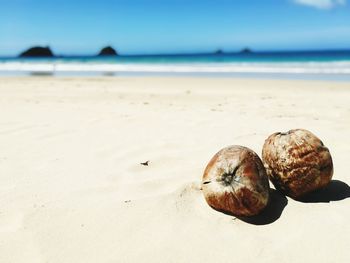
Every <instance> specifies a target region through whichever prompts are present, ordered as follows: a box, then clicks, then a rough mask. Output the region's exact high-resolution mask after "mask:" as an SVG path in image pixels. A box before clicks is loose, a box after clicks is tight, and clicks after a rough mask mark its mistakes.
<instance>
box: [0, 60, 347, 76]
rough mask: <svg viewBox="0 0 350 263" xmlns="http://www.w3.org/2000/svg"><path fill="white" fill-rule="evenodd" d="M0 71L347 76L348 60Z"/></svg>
mask: <svg viewBox="0 0 350 263" xmlns="http://www.w3.org/2000/svg"><path fill="white" fill-rule="evenodd" d="M0 72H2V73H6V72H12V73H16V72H26V73H52V74H55V73H79V72H80V73H89V72H92V73H93V72H95V73H119V72H120V73H128V72H130V73H133V72H141V73H285V74H350V61H343V62H339V61H337V62H270V63H253V62H241V63H177V64H175V63H174V64H168V63H164V64H160V63H153V64H152V63H149V64H147V63H145V64H141V63H134V64H132V63H118V64H117V63H92V62H89V63H72V62H70V63H65V62H47V63H39V62H0Z"/></svg>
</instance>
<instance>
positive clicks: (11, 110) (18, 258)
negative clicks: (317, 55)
mask: <svg viewBox="0 0 350 263" xmlns="http://www.w3.org/2000/svg"><path fill="white" fill-rule="evenodd" d="M0 108H1V114H0V262H7V263H10V262H11V263H12V262H16V263H19V262H25V263H30V262H51V263H52V262H57V263H58V262H74V263H78V262H81V263H87V262H99V263H102V262H246V263H247V262H260V263H262V262H279V263H282V262H288V263H289V262H317V263H321V262H337V263H342V262H344V263H345V262H349V258H350V250H349V244H350V223H349V217H350V209H349V205H350V198H348V197H350V188H349V186H348V184H350V173H349V171H347V169H348V168H347V165H348V164H349V135H350V83H349V82H318V81H291V80H244V79H233V78H180V77H179V78H171V77H168V78H166V77H164V78H155V77H148V78H147V77H137V78H136V77H135V78H131V77H130V78H127V77H90V78H64V77H62V78H58V77H22V78H20V77H17V78H11V77H3V78H1V79H0ZM293 128H305V129H308V130H310V131H312V132H313V133H315V134H316V135H317V136H318V137H319V138H321V139H322V141H323V142H324V144H325V145H326V146H327V147H328V148H329V149H330V152H331V154H332V157H333V163H334V169H335V172H334V176H333V180H334V181H332V183H331V185H330V186H329V188H328V189H326V190H325V192H323V194H321V195H318V196H315V197H314V198H313V199H310V200H307V202H306V201H305V202H298V201H295V200H293V199H291V198H289V197H287V198H286V197H284V196H283V195H280V194H279V193H277V191H273V190H272V195H271V196H272V199H271V203H270V206H269V207H268V208H267V209H266V211H264V212H263V214H262V215H261V216H260V217H256V218H253V219H251V220H241V219H237V218H235V217H233V216H229V215H226V214H223V213H220V212H217V211H215V210H213V209H212V208H210V207H209V206H208V205H207V204H206V202H205V200H204V197H203V195H202V192H201V189H200V188H201V185H200V182H201V177H202V174H203V170H204V168H205V166H206V165H207V163H208V161H209V160H210V158H211V157H212V156H213V155H214V154H215V153H216V152H217V151H218V150H220V149H221V148H223V147H225V146H228V145H233V144H238V145H244V146H247V147H249V148H251V149H252V150H254V151H255V152H257V153H258V154H259V156H261V150H262V145H263V143H264V140H265V139H266V138H267V137H268V136H269V135H270V134H271V133H273V132H277V131H288V130H289V129H293ZM146 161H149V165H148V166H143V165H141V164H140V163H141V162H146ZM270 187H272V184H271V183H270Z"/></svg>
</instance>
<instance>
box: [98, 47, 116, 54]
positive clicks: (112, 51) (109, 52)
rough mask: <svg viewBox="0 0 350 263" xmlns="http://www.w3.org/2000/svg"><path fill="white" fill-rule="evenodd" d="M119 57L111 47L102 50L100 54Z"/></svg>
mask: <svg viewBox="0 0 350 263" xmlns="http://www.w3.org/2000/svg"><path fill="white" fill-rule="evenodd" d="M117 55H118V53H117V51H116V50H115V49H114V48H112V47H110V46H108V47H104V48H102V49H101V51H100V53H98V56H117Z"/></svg>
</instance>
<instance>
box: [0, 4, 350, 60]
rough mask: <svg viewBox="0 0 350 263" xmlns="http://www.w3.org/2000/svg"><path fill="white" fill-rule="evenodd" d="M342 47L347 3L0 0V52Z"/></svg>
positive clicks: (349, 24) (347, 28)
mask: <svg viewBox="0 0 350 263" xmlns="http://www.w3.org/2000/svg"><path fill="white" fill-rule="evenodd" d="M32 45H50V46H51V48H52V49H53V51H54V52H55V53H56V54H94V53H96V52H98V50H99V49H100V48H101V47H103V46H105V45H112V46H113V47H115V48H116V49H117V50H118V51H119V53H121V54H150V53H174V52H175V53H181V52H211V51H214V50H216V49H218V48H221V49H223V50H225V51H236V50H240V49H241V48H243V47H246V46H248V47H251V48H252V49H254V50H286V49H288V50H300V49H338V48H347V49H350V3H347V0H231V1H230V0H200V1H199V0H193V1H191V0H84V1H83V0H1V7H0V55H17V54H18V53H19V52H21V51H23V50H24V49H26V48H27V47H29V46H32Z"/></svg>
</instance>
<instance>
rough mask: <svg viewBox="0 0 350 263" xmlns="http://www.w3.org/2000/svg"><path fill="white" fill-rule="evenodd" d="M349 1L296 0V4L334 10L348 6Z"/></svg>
mask: <svg viewBox="0 0 350 263" xmlns="http://www.w3.org/2000/svg"><path fill="white" fill-rule="evenodd" d="M346 1H347V0H294V2H295V3H296V4H300V5H306V6H310V7H314V8H318V9H332V8H334V7H337V6H344V5H346Z"/></svg>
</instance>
